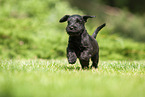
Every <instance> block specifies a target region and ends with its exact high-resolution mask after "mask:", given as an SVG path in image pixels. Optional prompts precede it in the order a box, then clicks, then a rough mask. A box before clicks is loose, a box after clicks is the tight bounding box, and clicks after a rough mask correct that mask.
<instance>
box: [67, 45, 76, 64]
mask: <svg viewBox="0 0 145 97" xmlns="http://www.w3.org/2000/svg"><path fill="white" fill-rule="evenodd" d="M67 59H68V62H69V64H74V63H75V62H76V60H77V56H76V53H75V52H74V51H73V50H71V49H70V48H69V47H68V48H67Z"/></svg>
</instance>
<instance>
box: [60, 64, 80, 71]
mask: <svg viewBox="0 0 145 97" xmlns="http://www.w3.org/2000/svg"><path fill="white" fill-rule="evenodd" d="M63 68H64V69H65V70H81V67H80V66H70V65H65V66H63Z"/></svg>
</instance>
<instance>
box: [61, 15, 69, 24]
mask: <svg viewBox="0 0 145 97" xmlns="http://www.w3.org/2000/svg"><path fill="white" fill-rule="evenodd" d="M69 17H70V15H65V16H64V17H62V18H61V19H60V20H59V22H60V23H62V22H65V21H67V19H68V18H69Z"/></svg>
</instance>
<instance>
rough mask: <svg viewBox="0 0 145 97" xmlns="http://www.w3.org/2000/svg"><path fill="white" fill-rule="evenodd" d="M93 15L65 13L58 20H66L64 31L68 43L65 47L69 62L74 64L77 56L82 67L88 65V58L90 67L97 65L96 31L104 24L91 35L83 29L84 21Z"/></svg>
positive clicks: (99, 28)
mask: <svg viewBox="0 0 145 97" xmlns="http://www.w3.org/2000/svg"><path fill="white" fill-rule="evenodd" d="M93 17H95V16H80V15H72V16H70V15H65V16H64V17H62V18H61V19H60V21H59V22H65V21H68V25H67V27H66V31H67V33H68V35H69V44H68V47H67V58H68V62H69V63H70V64H74V63H75V62H76V60H77V58H79V60H80V63H81V66H82V68H88V67H89V59H90V58H91V60H92V62H93V64H92V67H95V68H97V67H98V61H99V46H98V43H97V41H96V40H95V38H96V36H97V33H98V32H99V31H100V30H101V29H102V28H103V27H104V26H105V24H103V25H101V26H99V27H98V28H97V29H96V30H95V32H94V33H93V35H92V36H90V35H89V34H88V33H87V31H86V29H85V22H87V19H88V18H93Z"/></svg>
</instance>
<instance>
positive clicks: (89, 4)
mask: <svg viewBox="0 0 145 97" xmlns="http://www.w3.org/2000/svg"><path fill="white" fill-rule="evenodd" d="M67 1H68V0H67ZM69 2H70V3H71V4H72V5H73V6H76V7H78V8H80V9H81V10H83V11H86V12H89V11H91V10H90V9H96V11H99V10H100V9H101V8H100V7H101V5H102V4H103V5H108V6H112V7H118V8H122V9H127V10H129V11H130V12H132V13H137V14H144V12H145V1H144V0H69Z"/></svg>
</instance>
